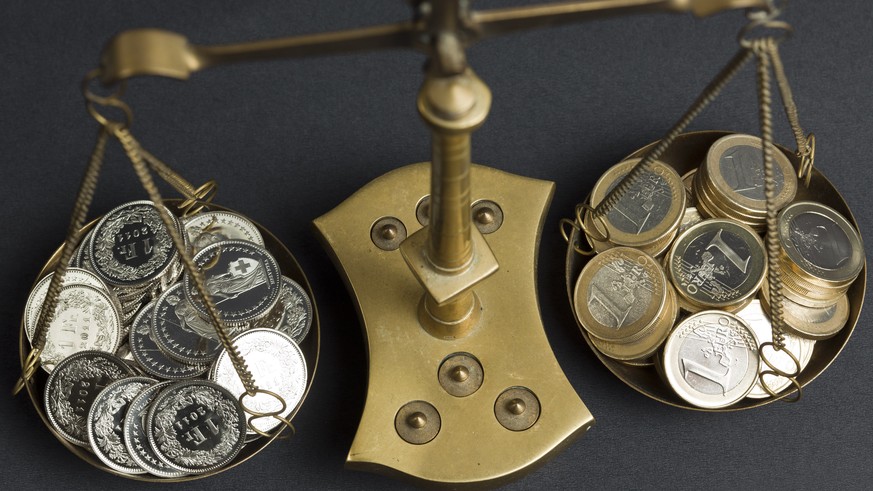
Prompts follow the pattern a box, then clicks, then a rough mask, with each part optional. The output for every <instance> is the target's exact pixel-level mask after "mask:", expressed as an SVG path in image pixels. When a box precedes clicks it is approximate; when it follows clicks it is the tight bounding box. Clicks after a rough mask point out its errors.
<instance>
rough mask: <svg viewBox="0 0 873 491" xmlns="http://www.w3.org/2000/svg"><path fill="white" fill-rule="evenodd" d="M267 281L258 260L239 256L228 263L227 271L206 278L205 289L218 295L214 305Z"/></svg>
mask: <svg viewBox="0 0 873 491" xmlns="http://www.w3.org/2000/svg"><path fill="white" fill-rule="evenodd" d="M266 283H267V275H266V273H265V272H264V268H263V266H262V265H261V263H260V262H259V261H257V260H256V259H253V258H248V257H241V258H239V259H237V260H236V261H233V262H232V263H230V264H229V265H228V267H227V272H226V273H223V274H220V275H216V276H212V277H210V278H207V279H206V289H207V290H208V291H209V293H210V294H211V295H213V296H215V297H220V298H221V299H220V300H218V301H217V302H215V303H216V305H218V304H220V303H222V302H225V301H227V300H233V299H234V298H236V297H238V296H240V295H241V294H243V293H245V292H248V291H250V290H253V289H255V288H257V287H259V286H261V285H263V284H266Z"/></svg>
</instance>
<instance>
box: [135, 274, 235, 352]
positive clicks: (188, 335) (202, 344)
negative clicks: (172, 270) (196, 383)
mask: <svg viewBox="0 0 873 491" xmlns="http://www.w3.org/2000/svg"><path fill="white" fill-rule="evenodd" d="M152 316H153V318H152V331H151V338H152V339H153V340H154V341H155V342H156V343H157V345H158V347H159V348H160V349H161V350H162V351H163V352H164V353H166V354H167V355H168V356H170V357H171V358H174V359H176V360H178V361H180V362H183V363H187V364H191V365H203V364H208V363H210V362H212V360H214V359H215V357H216V356H218V351H219V350H220V349H221V341H220V340H219V338H218V333H217V332H216V331H215V327H213V326H212V323H211V322H210V321H209V320H208V319H204V318H202V317H200V314H198V313H197V311H196V310H195V309H194V307H193V306H192V305H191V304H190V303H188V301H187V300H185V296H184V294H183V293H182V284H181V283H177V284H175V285H173V286H172V287H170V289H169V290H167V291H166V292H164V293H163V295H161V296H160V298H158V301H157V303H156V304H155V309H154V311H153V314H152ZM228 335H233V333H228Z"/></svg>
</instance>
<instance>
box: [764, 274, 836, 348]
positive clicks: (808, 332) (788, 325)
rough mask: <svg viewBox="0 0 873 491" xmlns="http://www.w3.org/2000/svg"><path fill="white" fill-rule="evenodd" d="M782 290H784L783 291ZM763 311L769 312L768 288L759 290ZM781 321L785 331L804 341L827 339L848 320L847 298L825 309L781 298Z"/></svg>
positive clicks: (765, 286)
mask: <svg viewBox="0 0 873 491" xmlns="http://www.w3.org/2000/svg"><path fill="white" fill-rule="evenodd" d="M783 290H784V289H783ZM761 301H762V305H763V307H764V310H766V311H767V312H769V311H770V287H769V285H768V284H767V283H766V282H764V287H763V288H762V289H761ZM782 319H783V321H784V322H785V329H786V330H789V331H791V332H792V333H793V334H795V335H797V336H800V337H802V338H806V339H816V340H822V339H828V338H832V337H834V336H836V335H837V333H839V332H840V331H841V330H842V329H843V327H845V325H846V322H847V321H848V320H849V297H848V296H847V295H845V294H843V295H841V296H840V297H838V298H837V300H836V301H835V302H834V303H832V304H831V305H827V306H825V307H807V306H805V305H801V304H799V303H797V302H795V301H793V300H791V299H789V298H785V297H784V296H783V298H782Z"/></svg>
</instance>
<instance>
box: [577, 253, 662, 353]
mask: <svg viewBox="0 0 873 491" xmlns="http://www.w3.org/2000/svg"><path fill="white" fill-rule="evenodd" d="M621 256H623V257H621ZM619 258H622V259H625V260H631V261H633V262H634V264H637V265H639V266H642V267H643V268H644V269H645V270H646V272H647V273H648V274H649V276H650V277H651V279H652V284H653V286H654V287H655V288H654V291H653V292H652V301H651V302H650V303H649V305H648V308H646V310H645V311H644V312H643V314H642V315H641V316H640V317H639V319H637V320H636V321H635V322H632V323H630V324H628V325H627V326H622V327H620V328H618V329H616V328H614V327H608V326H605V325H603V324H601V323H600V322H598V321H597V319H595V318H594V316H593V315H591V312H590V310H589V309H588V287H589V285H590V284H591V281H592V279H593V278H594V276H595V275H596V274H597V273H598V272H599V271H600V269H601V268H603V267H605V265H606V264H607V262H610V261H614V260H617V259H619ZM641 260H642V262H641ZM659 282H660V288H658V283H659ZM667 286H668V285H667V278H666V276H665V275H664V270H663V268H661V265H660V264H658V262H657V261H655V259H654V258H652V257H651V256H650V255H648V254H646V253H644V252H642V251H640V250H638V249H633V248H631V247H614V248H612V249H609V250H607V251H604V252H602V253H600V254H598V255H596V256H594V257H593V258H591V261H589V262H588V264H586V265H585V268H583V269H582V272H581V273H580V274H579V278H578V279H577V281H576V287H575V291H574V293H573V302H574V305H573V307H574V309H575V310H576V316H577V317H578V319H579V322H580V323H581V324H582V326H583V327H584V328H585V330H586V331H588V333H589V334H590V335H591V337H592V338H597V339H600V340H603V341H607V342H614V343H632V342H635V341H637V340H639V339H640V338H641V337H643V336H645V335H646V332H647V329H648V328H649V327H650V326H651V325H652V324H653V323H654V322H656V320H657V317H658V314H659V313H660V312H661V311H662V310H663V309H664V304H665V303H666V302H668V293H667V291H668V289H667ZM636 358H639V357H636Z"/></svg>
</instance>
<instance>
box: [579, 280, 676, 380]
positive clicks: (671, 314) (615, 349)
mask: <svg viewBox="0 0 873 491" xmlns="http://www.w3.org/2000/svg"><path fill="white" fill-rule="evenodd" d="M667 292H668V294H667V296H668V301H667V302H666V304H665V306H664V307H665V308H664V309H663V310H662V311H661V312H659V315H658V318H657V319H656V321H655V323H654V324H653V325H652V326H651V327H650V328H649V329H647V330H646V331H645V335H644V336H643V337H641V338H640V339H638V340H636V341H633V342H631V343H615V342H609V341H603V340H601V339H597V338H595V337H593V336H592V337H591V338H590V339H591V343H592V344H593V345H594V347H596V348H597V349H598V350H600V352H601V353H603V354H604V355H606V356H608V357H610V358H613V359H615V360H618V361H620V362H622V363H625V364H629V365H633V366H650V365H651V364H649V365H636V364H634V362H635V361H637V360H645V359H648V358H650V357H651V356H652V355H653V354H655V353H656V352H657V351H658V349H660V348H661V345H663V344H664V341H666V340H667V336H669V335H670V331H672V330H673V324H674V323H675V322H676V318H677V317H678V315H679V304H678V303H677V302H676V292H675V291H674V290H673V288H672V287H671V286H670V285H667Z"/></svg>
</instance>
